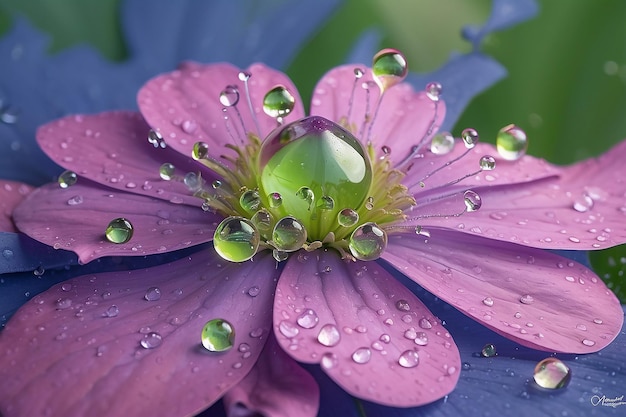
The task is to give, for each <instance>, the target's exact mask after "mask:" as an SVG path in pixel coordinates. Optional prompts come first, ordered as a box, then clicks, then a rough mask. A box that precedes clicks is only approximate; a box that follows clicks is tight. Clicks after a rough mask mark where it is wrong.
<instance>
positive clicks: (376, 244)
mask: <svg viewBox="0 0 626 417" xmlns="http://www.w3.org/2000/svg"><path fill="white" fill-rule="evenodd" d="M348 248H349V249H350V253H352V256H354V257H355V258H356V259H359V260H361V261H373V260H374V259H378V258H379V257H380V255H382V253H383V252H384V251H385V249H386V248H387V233H385V231H384V230H383V229H381V228H380V227H378V225H377V224H376V223H364V224H362V225H360V226H359V227H357V228H356V229H354V231H353V232H352V235H350V240H349V242H348Z"/></svg>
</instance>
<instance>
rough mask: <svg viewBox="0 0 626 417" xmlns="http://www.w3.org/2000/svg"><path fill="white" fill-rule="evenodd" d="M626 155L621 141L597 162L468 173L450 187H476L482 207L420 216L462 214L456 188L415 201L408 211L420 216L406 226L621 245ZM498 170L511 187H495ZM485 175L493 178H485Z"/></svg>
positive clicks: (580, 245)
mask: <svg viewBox="0 0 626 417" xmlns="http://www.w3.org/2000/svg"><path fill="white" fill-rule="evenodd" d="M625 153H626V142H623V143H622V144H620V145H617V146H616V147H615V148H613V149H612V150H611V151H609V152H608V153H606V154H604V155H602V156H601V157H599V158H597V159H589V160H587V161H583V162H580V163H577V164H575V165H572V166H569V167H564V168H560V167H556V166H553V165H550V164H547V163H545V162H542V161H540V160H535V159H533V158H530V157H526V158H524V159H522V160H521V161H518V162H516V163H503V164H499V165H497V166H496V169H495V170H494V171H490V172H488V173H483V174H481V175H480V176H475V177H472V178H469V179H468V180H466V181H464V182H462V183H461V184H459V186H457V187H455V189H457V190H463V189H468V188H471V189H472V190H474V191H476V192H477V193H478V194H479V195H480V196H481V199H482V207H481V209H480V210H478V211H476V212H472V213H467V214H464V215H463V216H461V217H452V216H448V217H431V218H425V219H423V220H421V219H419V216H420V215H424V214H433V213H439V214H452V213H458V212H460V211H462V209H463V208H464V203H463V201H462V191H461V192H460V194H459V195H458V196H457V197H456V198H452V199H444V200H436V201H434V202H433V203H431V204H428V205H424V206H423V207H419V206H418V208H419V210H417V209H416V210H414V211H413V214H415V215H416V217H417V218H415V219H413V220H411V221H409V222H408V223H407V224H420V225H421V226H425V227H428V226H431V227H435V226H437V227H447V228H452V229H457V230H460V231H464V232H466V233H472V234H476V235H483V236H486V237H489V238H492V239H497V240H504V241H511V242H515V243H520V244H523V245H527V246H533V247H539V248H548V249H573V250H588V249H604V248H608V247H612V246H615V245H619V244H622V243H624V242H626V228H624V221H626V200H625V199H624V196H625V195H626V172H625V171H626V165H624V163H623V155H624V154H625ZM518 166H519V167H518ZM513 170H515V171H517V172H519V175H517V178H516V176H515V175H511V173H512V172H514V171H513ZM502 171H504V172H505V175H504V179H505V180H506V182H509V183H510V185H509V186H506V187H494V186H493V185H498V183H500V184H501V183H502V182H501V181H499V180H498V179H499V178H502V175H501V173H502ZM524 172H528V174H527V175H524V174H523V173H524ZM550 173H553V174H557V175H556V176H555V175H552V176H545V177H544V178H543V179H540V176H541V175H549V174H550ZM498 175H500V177H498ZM531 175H532V176H533V177H534V178H532V177H530V176H531ZM487 176H493V177H494V178H496V180H494V181H489V180H485V179H486V178H487ZM529 179H532V180H533V181H529ZM506 182H505V183H506ZM492 183H493V184H492ZM450 190H451V189H449V190H447V191H450ZM427 197H428V194H426V192H424V194H418V195H417V201H418V204H419V202H420V200H422V201H425V200H426V198H427Z"/></svg>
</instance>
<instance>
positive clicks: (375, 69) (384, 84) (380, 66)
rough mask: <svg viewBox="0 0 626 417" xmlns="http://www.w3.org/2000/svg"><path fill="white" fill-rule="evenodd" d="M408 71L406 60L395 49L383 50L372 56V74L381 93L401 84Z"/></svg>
mask: <svg viewBox="0 0 626 417" xmlns="http://www.w3.org/2000/svg"><path fill="white" fill-rule="evenodd" d="M408 71H409V66H408V64H407V62H406V58H405V57H404V55H402V54H401V53H400V52H399V51H398V50H396V49H390V48H388V49H383V50H381V51H380V52H378V53H377V54H376V55H374V59H373V62H372V73H373V75H374V80H376V82H377V83H378V86H379V87H380V89H381V91H385V90H387V89H388V88H390V87H393V86H394V85H396V84H398V83H400V82H402V81H403V80H404V79H405V78H406V76H407V73H408Z"/></svg>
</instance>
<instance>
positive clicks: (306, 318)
mask: <svg viewBox="0 0 626 417" xmlns="http://www.w3.org/2000/svg"><path fill="white" fill-rule="evenodd" d="M319 320H320V319H319V317H318V316H317V313H316V312H315V310H313V309H310V308H307V309H306V310H304V311H303V312H302V313H301V314H300V315H299V316H298V318H297V319H296V323H298V326H300V327H302V328H305V329H312V328H313V327H315V326H317V323H318V322H319Z"/></svg>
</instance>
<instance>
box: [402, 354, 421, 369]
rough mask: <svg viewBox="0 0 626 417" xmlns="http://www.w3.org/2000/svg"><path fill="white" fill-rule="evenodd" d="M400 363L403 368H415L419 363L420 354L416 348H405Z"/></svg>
mask: <svg viewBox="0 0 626 417" xmlns="http://www.w3.org/2000/svg"><path fill="white" fill-rule="evenodd" d="M398 364H400V366H401V367H403V368H415V367H416V366H417V365H418V364H419V355H418V353H417V352H416V351H414V350H405V351H404V352H402V354H401V355H400V357H399V358H398Z"/></svg>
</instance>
